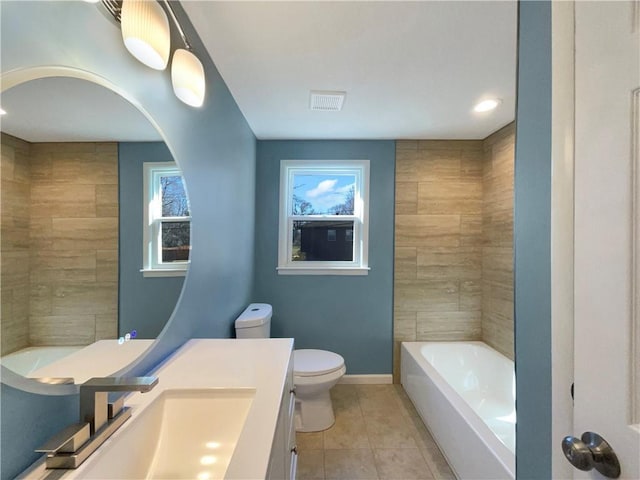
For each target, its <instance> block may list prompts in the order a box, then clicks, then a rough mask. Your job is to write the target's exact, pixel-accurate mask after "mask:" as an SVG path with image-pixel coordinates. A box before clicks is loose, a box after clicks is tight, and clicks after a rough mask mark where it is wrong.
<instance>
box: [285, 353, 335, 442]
mask: <svg viewBox="0 0 640 480" xmlns="http://www.w3.org/2000/svg"><path fill="white" fill-rule="evenodd" d="M346 371H347V369H346V367H345V366H344V359H343V358H342V357H341V356H340V355H338V354H337V353H333V352H328V351H326V350H313V349H304V350H294V351H293V383H294V385H295V387H296V413H295V425H296V431H298V432H320V431H322V430H326V429H327V428H329V427H331V425H333V424H334V422H335V416H334V414H333V404H332V403H331V395H330V394H329V390H330V389H331V387H333V386H334V385H335V384H336V383H338V381H339V380H340V378H342V376H343V375H344V374H345V372H346Z"/></svg>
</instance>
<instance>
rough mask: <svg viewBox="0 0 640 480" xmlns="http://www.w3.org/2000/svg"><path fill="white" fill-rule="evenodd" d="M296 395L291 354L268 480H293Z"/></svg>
mask: <svg viewBox="0 0 640 480" xmlns="http://www.w3.org/2000/svg"><path fill="white" fill-rule="evenodd" d="M295 409H296V394H295V389H294V387H293V353H292V354H291V356H290V357H289V366H288V368H287V379H286V382H285V385H284V388H283V390H282V400H281V402H280V411H279V413H278V424H277V427H276V433H275V435H274V437H273V445H272V448H271V458H270V461H269V473H268V475H267V478H268V479H269V480H283V479H284V480H295V478H296V467H297V463H298V451H297V448H296V428H295V422H294V421H293V419H294V413H295Z"/></svg>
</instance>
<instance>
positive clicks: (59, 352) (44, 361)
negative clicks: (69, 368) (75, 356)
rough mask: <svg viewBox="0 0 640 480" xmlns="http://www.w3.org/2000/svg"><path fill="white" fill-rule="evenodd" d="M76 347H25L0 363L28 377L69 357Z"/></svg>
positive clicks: (0, 360)
mask: <svg viewBox="0 0 640 480" xmlns="http://www.w3.org/2000/svg"><path fill="white" fill-rule="evenodd" d="M81 348H83V347H82V346H78V347H27V348H23V349H22V350H18V351H17V352H13V353H10V354H8V355H5V356H3V357H2V358H0V363H1V364H2V365H4V366H5V367H7V368H8V369H10V370H13V371H14V372H16V373H18V374H20V375H22V376H23V377H28V376H30V374H31V373H32V372H35V371H36V370H38V369H40V368H42V367H45V366H47V365H49V364H51V363H53V362H56V361H58V360H60V359H62V358H64V357H66V356H67V355H71V354H72V353H74V352H77V351H78V350H80V349H81Z"/></svg>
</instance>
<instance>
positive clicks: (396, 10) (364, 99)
mask: <svg viewBox="0 0 640 480" xmlns="http://www.w3.org/2000/svg"><path fill="white" fill-rule="evenodd" d="M181 5H182V6H183V8H184V10H185V12H186V13H187V15H188V16H189V19H190V20H191V22H192V24H193V25H194V27H195V29H196V30H197V32H198V33H199V35H200V38H201V39H202V41H203V43H204V45H205V46H206V48H207V50H208V52H209V55H210V56H211V58H212V60H213V62H214V63H215V65H216V66H217V67H218V70H219V71H220V73H221V75H222V77H223V78H224V80H225V82H226V83H227V85H228V87H229V89H230V91H231V93H232V94H233V96H234V98H235V99H236V102H237V103H238V105H239V107H240V109H241V110H242V112H243V114H244V116H245V117H246V119H247V121H248V122H249V125H250V126H251V128H252V130H253V131H254V133H255V134H256V136H257V137H258V138H260V139H323V138H334V139H340V138H345V139H346V138H348V139H379V138H380V139H401V138H421V139H426V138H432V139H436V138H437V139H450V138H456V139H479V138H485V137H486V136H488V135H489V134H491V133H492V132H494V131H496V130H497V129H499V128H500V127H502V126H504V125H506V124H507V123H509V122H510V121H512V120H513V119H514V115H515V114H514V112H515V83H516V14H517V8H516V7H517V5H516V2H515V1H497V2H487V1H469V2H460V1H412V2H403V1H374V2H361V1H338V2H331V1H313V2H307V1H294V2H277V1H276V2H270V1H266V2H245V1H235V2H218V1H209V2H204V1H189V0H187V1H182V2H181ZM310 90H329V91H331V90H338V91H346V92H347V96H346V100H345V103H344V107H343V109H342V111H340V112H318V111H311V110H310V109H309V92H310ZM487 97H497V98H500V99H502V104H501V105H500V106H499V107H498V109H497V110H495V111H493V112H491V113H484V114H477V113H475V112H473V106H474V104H475V103H476V102H478V101H479V100H481V99H484V98H487Z"/></svg>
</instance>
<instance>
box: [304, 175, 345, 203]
mask: <svg viewBox="0 0 640 480" xmlns="http://www.w3.org/2000/svg"><path fill="white" fill-rule="evenodd" d="M336 183H338V180H335V179H334V180H323V181H322V182H320V183H319V184H318V186H317V187H316V188H312V189H311V190H307V192H306V196H307V197H308V198H317V197H319V196H321V195H327V194H330V193H332V192H333V187H334V186H335V184H336Z"/></svg>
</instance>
